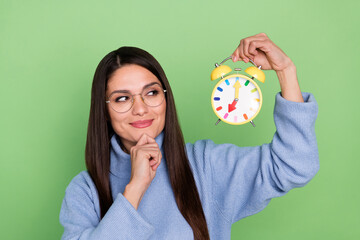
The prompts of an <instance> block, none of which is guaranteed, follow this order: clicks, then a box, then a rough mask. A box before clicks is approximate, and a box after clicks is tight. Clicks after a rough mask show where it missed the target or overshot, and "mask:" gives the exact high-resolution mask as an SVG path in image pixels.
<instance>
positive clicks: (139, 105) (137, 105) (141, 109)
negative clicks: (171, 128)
mask: <svg viewBox="0 0 360 240" xmlns="http://www.w3.org/2000/svg"><path fill="white" fill-rule="evenodd" d="M132 112H133V114H135V115H141V116H142V115H144V114H145V113H147V112H148V106H147V105H146V104H145V103H144V100H143V98H142V97H141V95H136V96H134V103H133V107H132Z"/></svg>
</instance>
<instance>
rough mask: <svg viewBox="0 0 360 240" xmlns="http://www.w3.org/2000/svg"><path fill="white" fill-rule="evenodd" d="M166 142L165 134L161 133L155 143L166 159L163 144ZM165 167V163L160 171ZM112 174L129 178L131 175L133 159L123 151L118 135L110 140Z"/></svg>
mask: <svg viewBox="0 0 360 240" xmlns="http://www.w3.org/2000/svg"><path fill="white" fill-rule="evenodd" d="M163 140H164V132H161V133H160V134H159V135H158V136H157V137H156V138H155V141H156V143H157V144H158V145H159V148H160V149H161V154H162V155H163V157H164V152H163V149H162V144H163ZM162 165H164V164H163V161H162V163H161V164H160V165H159V167H158V169H159V168H160V167H161V166H162ZM110 172H111V173H113V174H114V175H116V176H127V175H130V174H131V158H130V154H128V153H126V152H124V151H123V150H122V149H121V140H120V137H119V136H118V135H117V134H114V135H113V136H112V137H111V139H110Z"/></svg>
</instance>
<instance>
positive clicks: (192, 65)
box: [0, 0, 360, 240]
mask: <svg viewBox="0 0 360 240" xmlns="http://www.w3.org/2000/svg"><path fill="white" fill-rule="evenodd" d="M359 9H360V1H356V0H353V1H347V0H343V1H336V2H331V1H314V0H313V1H309V0H301V1H300V0H299V1H280V0H273V1H265V0H257V1H239V0H231V1H230V0H225V1H210V0H207V1H185V0H183V1H132V2H130V1H120V0H113V1H92V0H86V1H85V0H81V1H38V0H31V1H25V0H24V1H10V0H9V1H5V0H1V1H0V56H1V58H0V81H1V82H0V106H1V107H0V110H1V112H0V128H1V131H0V148H1V150H0V160H1V161H0V184H1V185H0V194H1V198H0V201H1V204H0V214H1V218H0V228H1V230H0V239H4V240H5V239H37V240H40V239H47V240H48V239H59V238H60V236H61V234H62V231H63V228H62V226H61V225H60V224H59V220H58V216H59V210H60V207H61V202H62V199H63V197H64V191H65V188H66V186H67V185H68V184H69V182H70V180H71V179H72V178H73V177H74V176H75V175H76V174H78V173H79V172H80V171H82V170H84V169H85V164H84V146H85V139H86V129H87V121H88V114H89V105H90V88H91V81H92V77H93V74H94V72H95V68H96V66H97V64H98V63H99V61H100V60H101V58H102V57H103V56H105V54H107V53H108V52H110V51H112V50H114V49H116V48H118V47H120V46H124V45H130V46H137V47H141V48H144V49H146V50H147V51H149V52H150V53H151V54H153V55H154V56H155V58H157V59H158V60H159V62H160V63H161V64H162V66H163V68H164V70H165V72H166V73H167V76H168V78H169V81H170V83H171V86H172V89H173V92H174V95H175V99H176V103H177V109H178V115H179V118H180V122H181V126H182V129H183V133H184V136H185V140H186V141H187V142H189V141H190V142H194V141H195V140H197V139H204V138H205V139H208V138H210V139H213V140H214V141H215V142H216V143H228V142H229V143H235V144H237V145H239V146H253V145H260V144H263V143H266V142H270V141H271V139H272V136H273V133H274V130H275V126H274V122H273V116H272V113H273V106H274V99H275V94H276V93H277V92H278V91H279V89H280V88H279V84H278V81H277V79H276V74H275V73H274V72H269V71H267V72H266V76H267V81H266V82H265V84H261V85H260V86H261V88H262V91H263V97H264V105H263V109H262V111H261V112H260V114H259V115H258V117H257V118H256V119H255V123H256V125H257V127H256V128H253V127H252V126H251V125H250V124H247V125H245V126H228V125H225V124H223V123H221V124H220V125H219V126H216V127H215V126H214V123H215V122H216V120H217V118H216V116H215V115H214V113H213V112H212V109H211V106H210V95H211V91H212V88H213V86H214V85H215V83H214V82H210V80H209V76H210V72H211V70H212V69H213V65H214V63H215V62H219V61H221V60H222V59H224V58H225V57H227V56H229V55H230V54H231V53H232V52H233V51H234V49H235V48H236V47H237V45H238V44H239V41H240V39H241V38H244V37H247V36H250V35H254V34H257V33H260V32H265V33H267V34H268V36H269V37H270V38H271V39H272V40H273V41H274V42H275V43H276V44H277V45H278V46H280V47H281V48H282V49H283V50H284V51H285V52H286V53H287V55H288V56H289V57H290V58H291V59H292V60H293V61H294V63H295V64H296V66H297V70H298V78H299V82H300V86H301V89H302V91H306V92H312V93H313V94H314V95H315V97H316V99H317V101H318V104H319V115H318V119H317V122H316V133H317V140H318V146H319V153H320V165H321V167H320V171H319V173H318V174H317V175H316V176H315V178H314V179H313V180H312V181H311V182H310V183H309V184H308V185H307V186H306V187H304V188H301V189H294V190H292V191H291V192H290V193H288V194H287V195H285V196H284V197H282V198H277V199H273V200H272V201H271V203H270V204H269V206H268V207H267V208H266V209H265V210H264V211H262V212H261V213H259V214H257V215H254V216H251V217H248V218H246V219H243V220H241V221H239V222H237V223H236V224H234V225H233V227H232V239H277V240H280V239H360V228H359V224H360V217H359V215H360V206H359V203H360V191H359V187H358V185H359V183H360V181H359V180H360V175H359V174H358V172H359V167H360V164H359V160H360V154H359V152H358V150H359V143H360V141H359V133H360V131H359V130H360V129H359V124H358V123H359V121H360V117H359V116H360V114H359V106H358V102H359V99H358V88H359V87H360V84H359V79H358V75H359V66H360V61H359V58H358V56H359V54H360V51H359V43H360V32H359V26H360V24H359V23H360V17H359V14H358V11H359ZM237 66H243V64H241V63H239V64H237Z"/></svg>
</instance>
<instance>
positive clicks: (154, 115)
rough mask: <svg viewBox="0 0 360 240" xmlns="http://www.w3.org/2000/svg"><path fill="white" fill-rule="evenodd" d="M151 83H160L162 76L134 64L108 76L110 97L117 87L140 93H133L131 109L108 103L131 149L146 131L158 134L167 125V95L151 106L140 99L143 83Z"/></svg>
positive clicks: (118, 131) (117, 130)
mask: <svg viewBox="0 0 360 240" xmlns="http://www.w3.org/2000/svg"><path fill="white" fill-rule="evenodd" d="M151 84H159V85H160V86H161V83H160V81H159V79H158V78H157V77H156V76H155V75H154V74H153V73H152V72H150V71H149V70H147V69H146V68H144V67H141V66H139V65H135V64H129V65H125V66H123V67H121V68H119V69H117V70H116V71H115V72H114V73H113V74H112V75H111V77H110V78H109V80H108V83H107V89H106V97H107V99H108V98H109V96H110V95H111V94H112V93H113V92H115V91H122V92H125V91H127V92H129V93H130V94H139V95H136V96H134V103H133V106H132V107H131V109H130V110H128V111H127V112H124V113H119V112H116V111H115V110H114V109H113V108H112V107H111V106H110V104H107V105H108V106H107V110H108V113H109V117H110V119H109V120H110V121H111V125H112V127H113V129H114V131H115V133H116V134H117V135H118V136H119V137H120V139H121V142H122V144H123V145H124V146H125V148H126V149H127V151H128V152H130V148H131V147H132V146H134V145H136V143H137V142H138V140H139V139H140V137H141V136H142V135H143V134H144V133H146V134H147V135H148V136H150V137H152V138H155V137H157V136H158V135H159V134H160V133H161V132H162V130H163V129H164V126H165V113H166V100H165V99H164V101H163V102H162V103H161V104H160V105H159V106H156V107H150V106H148V105H146V104H145V103H144V102H143V101H142V100H141V95H140V93H142V91H143V89H144V87H146V86H149V85H151ZM113 96H114V95H113Z"/></svg>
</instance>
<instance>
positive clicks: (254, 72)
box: [245, 66, 265, 83]
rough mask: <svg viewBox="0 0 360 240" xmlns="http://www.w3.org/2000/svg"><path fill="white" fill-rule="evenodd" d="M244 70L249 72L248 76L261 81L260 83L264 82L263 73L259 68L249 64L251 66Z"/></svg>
mask: <svg viewBox="0 0 360 240" xmlns="http://www.w3.org/2000/svg"><path fill="white" fill-rule="evenodd" d="M245 72H246V73H247V74H249V75H250V76H252V77H254V78H256V79H257V80H259V81H260V82H262V83H264V82H265V74H264V72H263V71H262V70H261V69H260V68H257V67H254V66H251V67H248V68H247V69H245Z"/></svg>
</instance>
